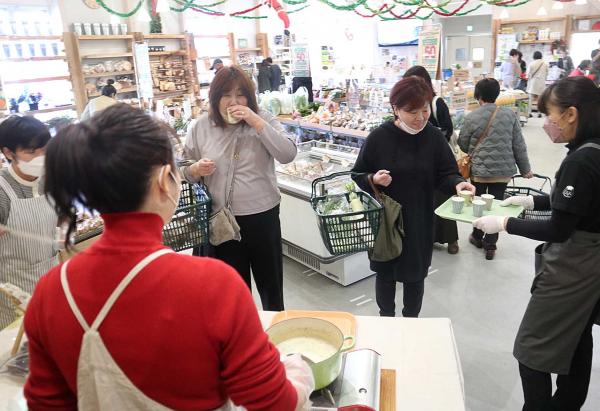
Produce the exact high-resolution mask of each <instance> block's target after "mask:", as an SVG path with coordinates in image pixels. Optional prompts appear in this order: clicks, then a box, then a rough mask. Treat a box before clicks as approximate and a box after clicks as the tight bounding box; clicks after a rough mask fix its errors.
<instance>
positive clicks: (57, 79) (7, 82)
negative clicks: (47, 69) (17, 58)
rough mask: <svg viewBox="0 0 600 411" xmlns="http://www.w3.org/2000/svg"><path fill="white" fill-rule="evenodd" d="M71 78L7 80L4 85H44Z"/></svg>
mask: <svg viewBox="0 0 600 411" xmlns="http://www.w3.org/2000/svg"><path fill="white" fill-rule="evenodd" d="M70 79H71V76H56V77H40V78H30V79H21V80H8V81H5V82H4V84H26V83H44V82H47V81H60V80H70Z"/></svg>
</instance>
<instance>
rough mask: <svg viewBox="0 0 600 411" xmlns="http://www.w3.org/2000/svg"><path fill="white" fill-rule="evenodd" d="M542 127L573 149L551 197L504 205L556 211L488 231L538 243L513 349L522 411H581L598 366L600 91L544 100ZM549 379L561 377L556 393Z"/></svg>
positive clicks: (564, 89)
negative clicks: (594, 366)
mask: <svg viewBox="0 0 600 411" xmlns="http://www.w3.org/2000/svg"><path fill="white" fill-rule="evenodd" d="M539 107H540V110H541V112H542V113H544V114H546V115H547V116H548V117H547V119H546V123H545V124H544V130H545V131H546V133H547V134H548V135H549V136H550V139H551V140H552V141H553V142H554V143H567V142H568V144H567V148H568V149H569V152H568V154H567V157H566V158H565V160H563V162H562V164H561V166H560V168H559V170H558V172H557V174H556V184H555V188H554V191H553V192H552V194H551V195H550V196H549V197H548V196H536V197H532V196H526V197H525V196H522V197H510V198H508V199H507V200H505V202H504V205H508V204H520V205H523V206H524V207H525V208H527V209H535V210H543V209H546V210H547V209H551V210H552V217H551V218H550V220H548V221H526V220H519V219H516V218H508V219H507V218H504V217H493V216H489V217H483V218H480V219H478V220H476V221H475V222H474V223H473V224H474V225H475V226H476V227H477V228H479V229H480V230H483V231H484V232H486V233H489V234H493V233H497V232H500V231H503V230H506V231H507V232H508V233H509V234H516V235H520V236H524V237H528V238H531V239H534V240H538V241H546V243H544V244H543V245H541V246H539V247H538V248H537V249H536V276H535V279H534V280H533V285H532V288H531V294H532V295H531V299H530V301H529V305H528V306H527V310H526V311H525V315H524V317H523V320H522V321H521V326H520V328H519V332H518V333H517V338H516V341H515V347H514V352H513V354H514V356H515V358H516V359H517V360H518V361H519V371H520V374H521V381H522V384H523V392H524V396H525V405H524V407H523V410H524V411H533V410H535V411H537V410H540V411H542V410H543V411H546V410H579V409H580V408H581V406H582V405H583V403H584V402H585V399H586V396H587V392H588V386H589V382H590V373H591V366H592V347H593V341H592V326H593V324H594V322H595V321H596V322H597V320H598V314H599V312H600V214H599V213H598V209H600V133H599V131H598V130H600V90H599V89H598V88H597V87H595V85H594V83H593V82H592V80H590V79H588V78H585V77H570V78H566V79H563V80H560V81H559V82H557V83H554V84H553V85H551V86H550V87H548V88H547V89H546V90H545V91H544V93H543V94H542V96H541V97H540V104H539ZM550 374H558V376H557V379H556V391H555V392H554V395H552V380H551V375H550Z"/></svg>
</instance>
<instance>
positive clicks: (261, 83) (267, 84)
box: [257, 59, 271, 94]
mask: <svg viewBox="0 0 600 411" xmlns="http://www.w3.org/2000/svg"><path fill="white" fill-rule="evenodd" d="M257 80H258V93H259V94H260V93H264V92H265V91H267V90H271V68H270V67H269V63H268V62H267V59H264V60H263V61H262V63H260V64H259V65H258V79H257Z"/></svg>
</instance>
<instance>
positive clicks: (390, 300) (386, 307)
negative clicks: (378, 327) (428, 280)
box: [375, 273, 425, 318]
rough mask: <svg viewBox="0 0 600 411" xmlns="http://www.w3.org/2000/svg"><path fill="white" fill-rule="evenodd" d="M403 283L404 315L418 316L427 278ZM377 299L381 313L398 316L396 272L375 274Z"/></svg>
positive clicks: (386, 315) (381, 314)
mask: <svg viewBox="0 0 600 411" xmlns="http://www.w3.org/2000/svg"><path fill="white" fill-rule="evenodd" d="M402 285H403V287H402V288H403V303H404V308H403V309H402V316H403V317H414V318H417V317H418V316H419V313H420V312H421V306H422V305H423V293H424V292H425V280H424V279H423V280H421V281H418V282H416V283H402ZM375 299H376V300H377V305H378V306H379V315H380V316H382V317H395V316H396V278H395V277H394V273H377V274H375Z"/></svg>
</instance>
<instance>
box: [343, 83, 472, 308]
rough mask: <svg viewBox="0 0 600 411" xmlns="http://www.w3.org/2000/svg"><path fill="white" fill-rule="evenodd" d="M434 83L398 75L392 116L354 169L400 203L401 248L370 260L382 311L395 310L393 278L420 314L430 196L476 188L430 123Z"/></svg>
mask: <svg viewBox="0 0 600 411" xmlns="http://www.w3.org/2000/svg"><path fill="white" fill-rule="evenodd" d="M432 97H433V96H432V89H431V86H430V85H429V84H427V83H426V82H425V80H423V79H422V78H420V77H416V76H411V77H407V78H405V79H402V80H400V81H399V82H398V83H396V85H395V86H394V88H393V89H392V91H391V93H390V104H391V105H392V108H393V110H394V116H395V120H394V121H390V122H387V123H384V124H382V125H381V126H380V127H378V128H376V129H375V130H373V131H372V132H371V134H369V137H368V138H367V140H366V142H365V144H364V145H363V147H362V148H361V151H360V153H359V155H358V158H357V160H356V163H355V165H354V168H353V170H352V171H355V172H358V173H367V175H363V176H359V177H356V181H357V183H358V184H359V185H360V187H361V188H362V189H363V190H365V191H369V192H371V191H372V190H371V188H370V185H369V178H372V179H373V183H374V184H376V185H378V186H380V187H381V188H382V191H383V192H384V193H385V194H387V195H388V196H390V197H391V198H393V199H394V200H396V201H397V202H399V203H400V204H401V205H402V217H403V220H404V232H405V237H404V238H403V250H402V254H401V255H400V257H398V258H396V259H394V260H392V261H389V262H385V263H382V262H375V261H371V269H372V270H373V271H375V272H376V273H377V274H376V280H375V287H376V288H375V293H376V298H377V305H378V306H379V313H380V315H381V316H391V317H393V316H395V315H396V304H395V297H396V282H401V283H403V286H404V287H403V288H404V291H403V292H404V308H403V310H402V315H403V316H404V317H418V315H419V312H420V311H421V305H422V302H423V293H424V280H425V277H427V273H428V271H429V266H430V265H431V257H432V253H433V217H434V214H433V203H434V202H433V196H434V191H435V190H436V189H438V190H440V191H442V192H444V193H445V194H447V195H451V194H454V193H456V192H457V190H471V191H472V192H474V191H475V187H473V186H472V185H471V184H469V183H467V182H465V181H464V179H463V178H462V177H461V176H460V174H459V173H458V168H457V166H456V160H455V159H454V155H453V153H452V150H450V147H449V146H448V143H447V141H446V139H445V137H444V136H443V135H442V133H441V132H440V131H439V130H438V129H437V128H436V127H434V126H432V125H431V124H430V123H428V120H429V115H430V104H431V100H432Z"/></svg>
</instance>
